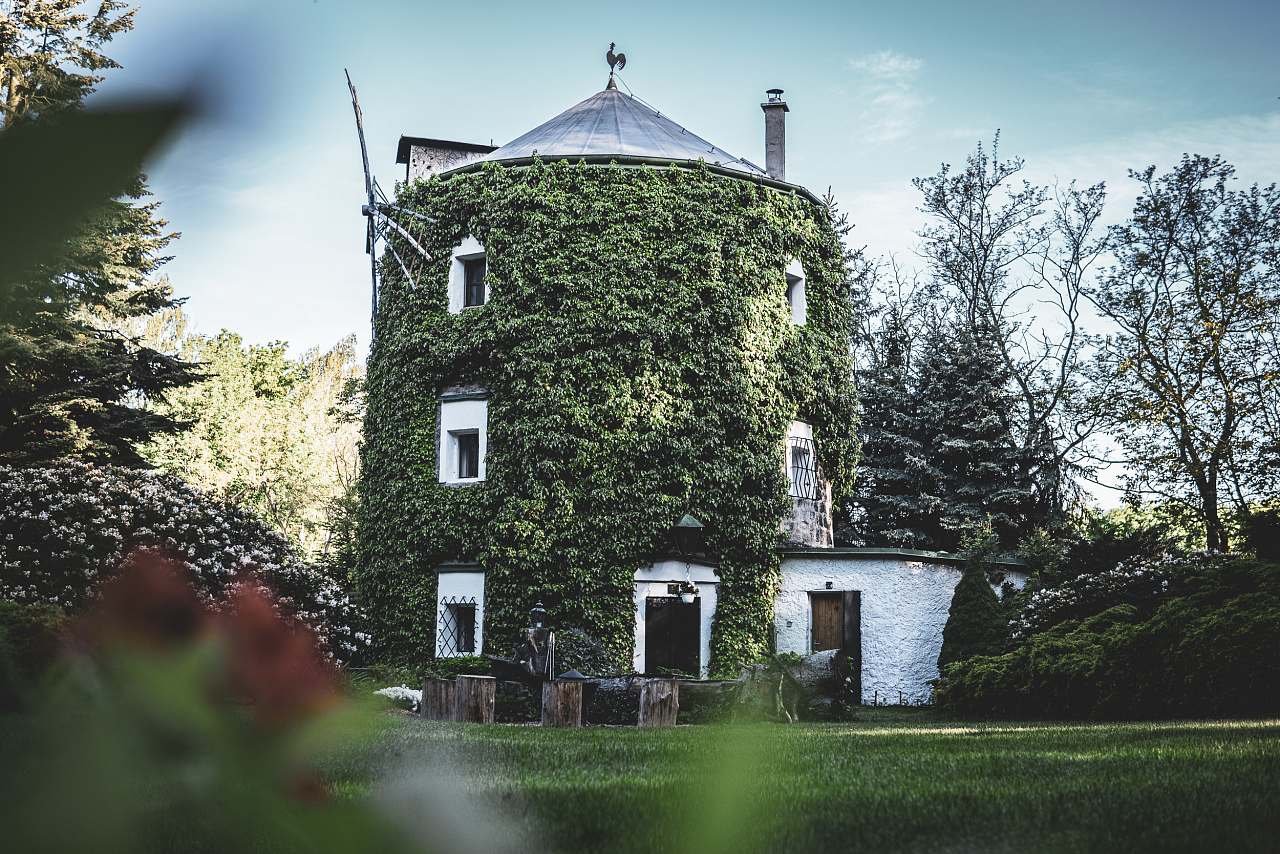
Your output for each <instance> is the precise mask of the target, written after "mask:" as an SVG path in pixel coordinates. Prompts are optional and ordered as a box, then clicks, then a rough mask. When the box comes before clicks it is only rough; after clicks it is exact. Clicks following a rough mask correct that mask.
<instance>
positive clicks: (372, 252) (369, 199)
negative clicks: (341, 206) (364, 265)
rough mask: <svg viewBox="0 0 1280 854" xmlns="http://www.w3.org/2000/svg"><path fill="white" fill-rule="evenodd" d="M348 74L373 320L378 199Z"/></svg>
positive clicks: (362, 128)
mask: <svg viewBox="0 0 1280 854" xmlns="http://www.w3.org/2000/svg"><path fill="white" fill-rule="evenodd" d="M343 73H344V74H346V76H347V90H348V91H349V92H350V93H351V109H352V110H353V111H354V112H355V116H356V135H357V136H359V138H360V160H361V163H362V165H363V166H364V192H365V199H366V201H365V204H364V205H363V206H362V208H361V212H362V213H363V214H364V216H365V238H364V251H365V252H366V253H368V255H369V275H370V278H371V280H372V293H373V296H372V299H371V304H372V312H373V316H372V319H371V322H375V327H376V320H377V316H378V236H379V234H378V228H377V224H376V223H375V222H374V219H375V218H376V217H377V215H378V207H377V199H376V198H375V197H374V181H373V173H372V172H371V171H370V169H369V147H368V145H367V144H366V143H365V139H364V115H363V114H362V113H361V111H360V96H359V95H358V94H356V86H355V84H354V83H352V82H351V72H350V71H347V70H346V69H345V68H344V69H343Z"/></svg>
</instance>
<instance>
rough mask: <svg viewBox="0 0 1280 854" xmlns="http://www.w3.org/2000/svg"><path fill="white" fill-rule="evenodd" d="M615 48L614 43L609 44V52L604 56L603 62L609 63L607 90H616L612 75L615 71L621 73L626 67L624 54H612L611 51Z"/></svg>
mask: <svg viewBox="0 0 1280 854" xmlns="http://www.w3.org/2000/svg"><path fill="white" fill-rule="evenodd" d="M615 47H617V45H616V44H615V43H614V42H609V52H608V53H606V54H605V55H604V61H605V62H607V63H609V88H610V89H616V88H617V87H616V86H614V84H613V74H614V72H615V71H621V70H622V69H624V68H626V67H627V55H626V54H625V53H614V52H613V49H614V48H615Z"/></svg>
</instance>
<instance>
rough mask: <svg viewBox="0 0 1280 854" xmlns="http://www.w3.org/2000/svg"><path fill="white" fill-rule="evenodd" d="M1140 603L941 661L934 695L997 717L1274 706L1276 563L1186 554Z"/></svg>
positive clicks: (1278, 644) (1278, 707)
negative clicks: (1010, 645) (1162, 586)
mask: <svg viewBox="0 0 1280 854" xmlns="http://www.w3.org/2000/svg"><path fill="white" fill-rule="evenodd" d="M1171 572H1174V573H1175V574H1176V577H1177V579H1178V583H1177V584H1176V585H1174V586H1173V587H1172V588H1171V592H1169V593H1168V594H1166V595H1164V596H1162V597H1157V598H1155V599H1153V600H1152V601H1150V602H1143V603H1137V604H1134V603H1127V604H1121V605H1115V606H1112V607H1110V608H1107V609H1105V610H1103V611H1101V612H1100V613H1096V614H1094V615H1092V616H1089V617H1085V618H1082V619H1072V620H1067V621H1065V622H1061V623H1058V624H1056V625H1054V626H1052V627H1051V628H1049V629H1046V630H1044V631H1041V632H1038V633H1034V634H1031V635H1029V636H1027V637H1025V638H1023V639H1022V640H1021V641H1020V642H1019V643H1018V645H1017V646H1016V647H1015V648H1014V649H1013V650H1012V651H1010V652H1007V653H1005V654H1002V655H994V656H978V657H975V658H971V659H968V660H965V661H960V662H956V663H953V664H950V665H948V666H946V667H945V668H943V673H942V678H941V679H940V680H939V682H938V685H937V690H936V694H935V696H936V699H937V701H938V702H939V703H940V704H942V705H945V706H949V707H951V708H953V709H955V710H957V711H963V712H969V713H980V714H990V715H1007V716H1035V717H1061V718H1134V717H1138V718H1141V717H1167V716H1187V715H1189V716H1200V715H1266V714H1276V713H1278V712H1280V657H1278V656H1277V655H1276V652H1277V650H1280V566H1277V565H1275V564H1269V563H1263V562H1259V561H1254V560H1248V559H1242V558H1229V559H1228V558H1199V559H1186V560H1185V561H1183V562H1181V563H1180V564H1178V565H1176V566H1174V567H1172V568H1171Z"/></svg>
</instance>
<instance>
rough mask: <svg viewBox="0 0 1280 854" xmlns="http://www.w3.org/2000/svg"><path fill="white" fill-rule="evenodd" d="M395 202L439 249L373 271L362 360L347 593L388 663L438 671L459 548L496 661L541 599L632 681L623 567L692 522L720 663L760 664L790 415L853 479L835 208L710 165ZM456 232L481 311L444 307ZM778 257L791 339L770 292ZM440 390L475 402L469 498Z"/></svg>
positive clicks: (550, 178)
mask: <svg viewBox="0 0 1280 854" xmlns="http://www.w3.org/2000/svg"><path fill="white" fill-rule="evenodd" d="M398 203H399V204H400V205H403V206H405V207H407V208H409V209H411V210H414V211H415V212H417V213H418V214H420V215H421V216H422V217H425V218H426V219H421V220H419V219H417V218H415V219H414V222H415V223H418V224H419V225H420V226H422V227H419V228H415V229H414V236H415V239H416V240H417V241H418V242H419V243H420V244H422V245H423V247H424V248H425V249H426V250H427V251H428V252H429V253H430V254H431V255H432V257H433V258H435V259H438V260H435V261H432V262H429V263H425V264H422V265H421V266H419V267H418V268H417V269H414V270H413V276H414V280H415V283H414V284H411V283H410V282H409V281H408V280H407V279H406V277H405V276H404V275H403V274H402V273H401V272H400V268H399V264H397V263H395V262H394V261H392V260H390V259H388V258H384V259H383V266H382V269H383V271H384V273H385V276H384V280H383V284H382V290H381V304H380V307H379V312H378V317H377V319H376V330H377V332H376V337H375V340H374V343H373V347H372V350H371V353H370V359H369V370H368V412H367V415H366V420H365V433H364V435H365V439H364V448H363V469H362V470H363V482H362V487H361V494H362V504H361V509H360V522H361V527H360V546H359V557H358V569H357V580H358V586H359V592H360V595H361V597H362V600H363V602H364V603H365V604H366V605H367V607H368V609H369V612H370V613H371V614H372V615H373V616H374V619H375V621H376V626H377V632H376V638H377V643H378V644H379V646H380V649H381V652H382V655H383V656H384V658H386V659H387V660H393V661H406V662H412V661H421V660H423V659H425V658H428V657H430V655H431V651H432V650H433V648H434V647H433V644H434V639H433V633H434V628H435V626H434V619H435V604H434V603H435V597H436V593H435V586H436V578H435V571H434V570H435V567H436V566H437V565H438V564H439V563H440V562H441V561H443V560H446V559H466V560H469V561H475V562H476V563H478V564H479V565H480V566H481V567H483V568H484V569H485V571H486V577H485V588H486V592H485V600H486V611H485V638H486V644H487V645H488V647H489V649H490V651H494V652H505V650H506V648H507V647H508V645H509V644H510V643H511V642H512V641H513V640H514V638H515V636H516V633H517V632H518V630H519V629H520V628H521V627H523V626H524V625H525V624H526V621H527V612H528V609H529V608H530V607H531V606H532V605H533V603H534V602H535V601H536V600H539V599H540V600H542V602H543V603H544V604H545V605H546V608H547V610H548V613H549V619H550V622H551V624H552V625H554V626H560V627H570V626H574V627H580V628H582V629H584V630H586V631H587V632H589V633H590V634H591V635H593V636H595V637H596V638H598V639H599V640H600V641H601V643H602V644H603V646H604V648H605V650H606V651H607V654H608V655H609V656H610V657H611V658H612V659H613V660H614V661H616V662H617V664H618V666H619V667H629V663H630V658H631V651H632V644H633V640H632V639H633V632H634V620H635V617H634V611H633V604H632V602H633V599H632V597H633V574H634V572H635V570H636V569H637V568H639V567H641V566H644V565H646V564H648V563H649V562H651V561H652V559H653V557H654V555H655V554H659V553H661V552H663V551H664V550H665V549H666V542H665V540H664V537H665V536H666V532H667V530H668V528H669V526H671V525H672V523H673V522H674V521H675V520H676V519H677V518H678V517H679V516H680V514H681V513H683V512H685V511H690V512H692V513H693V514H694V515H696V516H697V517H698V518H699V519H701V520H702V521H703V522H704V523H705V524H706V526H707V545H708V550H709V551H710V552H711V553H713V554H714V556H715V557H716V558H717V559H718V561H719V572H720V578H721V585H720V589H719V603H718V609H717V612H716V623H715V627H714V630H713V637H712V658H713V662H712V664H713V668H714V669H715V670H716V671H718V672H729V671H732V670H733V669H734V668H736V667H737V666H738V665H740V664H741V663H743V662H745V661H748V660H751V659H753V658H755V657H757V656H758V655H760V654H761V653H762V652H763V651H764V650H765V649H766V648H767V645H768V637H769V628H770V625H771V620H772V600H773V594H774V591H775V588H776V585H777V581H778V566H779V557H778V554H777V546H778V540H779V523H780V521H781V519H782V517H783V515H784V513H785V512H786V511H787V509H788V506H789V505H788V501H789V499H788V498H787V481H786V476H785V473H784V471H783V465H782V463H783V444H782V439H783V437H784V436H785V435H786V431H787V425H788V424H789V422H790V421H791V420H792V419H793V418H797V417H799V418H801V419H802V420H805V421H808V422H809V423H811V424H813V426H814V429H815V434H816V438H817V442H818V448H819V462H820V465H821V467H822V470H823V472H824V474H825V475H826V476H827V477H828V478H829V479H830V480H831V481H832V484H833V488H834V491H835V492H836V493H837V494H841V493H843V492H844V491H845V490H846V489H847V487H848V486H849V484H850V482H851V479H852V474H853V464H854V457H855V447H854V442H853V438H852V436H853V431H852V427H853V418H854V405H853V403H854V402H853V392H852V388H851V382H850V377H851V364H850V356H849V340H850V331H851V327H852V323H853V318H852V308H851V300H850V293H849V291H850V285H849V279H848V275H847V272H846V270H845V265H844V258H843V254H842V247H841V243H840V240H839V238H838V236H837V235H836V232H835V230H834V228H833V226H832V223H831V217H830V213H829V212H828V210H827V209H826V208H825V207H822V206H819V205H815V204H814V203H813V202H812V201H809V200H807V199H805V198H803V197H801V196H798V195H795V194H792V193H787V192H782V191H779V190H776V189H771V188H768V187H764V186H761V185H758V184H756V183H753V182H750V181H746V180H738V179H734V178H727V177H722V176H719V175H716V174H714V173H712V172H711V171H710V170H708V169H706V168H696V169H686V168H629V167H619V166H616V165H614V166H600V165H596V166H591V165H587V164H583V163H579V164H570V163H565V162H561V163H554V164H546V163H541V162H535V163H534V164H533V165H531V166H528V167H525V168H511V167H504V166H501V165H498V164H486V165H485V166H484V167H483V168H482V169H479V170H477V171H474V172H471V173H467V174H462V175H456V176H453V177H449V178H445V179H441V178H438V177H433V178H430V179H425V180H418V181H415V182H412V183H410V184H407V185H405V186H403V187H401V188H400V192H399V199H398ZM428 223H429V224H428ZM467 235H473V236H475V237H476V238H478V239H479V240H480V241H481V242H482V243H483V244H484V246H485V249H486V254H487V260H488V283H489V288H490V300H489V302H488V303H487V304H485V305H484V306H482V307H478V308H470V309H467V310H465V311H463V312H462V313H460V314H449V313H448V310H447V303H448V300H447V281H448V267H449V264H450V252H451V250H452V249H453V247H454V246H456V245H458V244H459V243H460V242H461V241H462V239H463V238H464V237H466V236H467ZM397 240H399V241H403V239H402V238H397ZM396 245H397V247H398V251H399V254H400V256H401V257H402V258H404V259H406V261H408V260H409V259H411V258H414V257H415V253H413V252H411V251H409V249H408V247H407V246H406V245H405V244H404V243H403V242H400V243H397V244H396ZM791 258H799V259H800V260H801V262H802V263H803V265H804V268H805V271H806V275H807V280H806V294H807V302H808V323H807V325H804V326H794V325H792V323H791V321H790V313H789V310H788V307H787V303H786V299H785V289H786V284H785V277H784V275H783V269H784V267H785V265H786V263H787V261H788V260H789V259H791ZM452 385H479V386H482V387H484V388H485V389H487V390H488V392H489V394H490V398H489V422H488V452H487V457H486V468H487V477H486V480H485V482H484V483H483V484H477V485H473V486H467V487H457V486H446V485H443V484H440V483H438V481H437V463H436V458H437V429H438V428H437V419H438V415H439V400H438V396H439V393H440V391H441V390H442V389H443V388H445V387H448V386H452Z"/></svg>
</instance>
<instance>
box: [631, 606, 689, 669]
mask: <svg viewBox="0 0 1280 854" xmlns="http://www.w3.org/2000/svg"><path fill="white" fill-rule="evenodd" d="M701 626H702V599H701V598H696V599H694V600H693V602H691V603H689V604H688V605H686V604H685V603H684V602H681V601H680V600H679V599H678V598H676V597H675V596H649V597H647V598H646V599H645V603H644V672H645V673H646V674H648V675H649V676H665V675H669V674H672V673H687V674H689V675H692V676H697V675H698V674H699V672H700V671H701V669H702V668H701V661H700V659H701V652H702V638H701V634H702V632H701Z"/></svg>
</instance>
